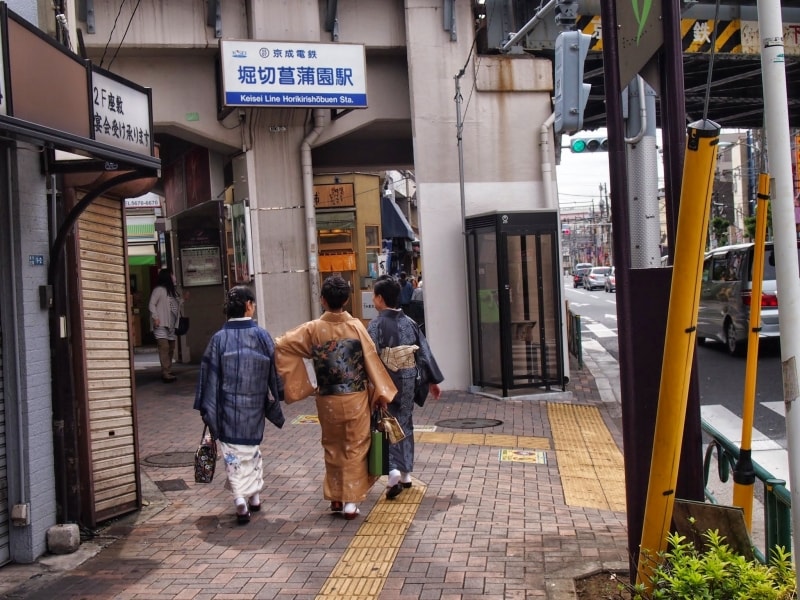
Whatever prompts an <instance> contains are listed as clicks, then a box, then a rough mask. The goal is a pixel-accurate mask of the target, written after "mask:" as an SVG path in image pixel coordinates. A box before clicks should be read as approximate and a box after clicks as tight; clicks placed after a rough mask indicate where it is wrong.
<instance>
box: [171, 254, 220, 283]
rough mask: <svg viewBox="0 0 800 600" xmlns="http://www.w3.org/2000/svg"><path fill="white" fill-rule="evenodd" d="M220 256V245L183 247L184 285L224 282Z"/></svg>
mask: <svg viewBox="0 0 800 600" xmlns="http://www.w3.org/2000/svg"><path fill="white" fill-rule="evenodd" d="M219 256H220V255H219V247H218V246H194V247H189V248H181V271H182V273H181V274H182V275H183V285H184V287H191V286H197V285H219V284H220V283H222V269H221V268H220V262H219Z"/></svg>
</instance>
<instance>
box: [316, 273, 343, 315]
mask: <svg viewBox="0 0 800 600" xmlns="http://www.w3.org/2000/svg"><path fill="white" fill-rule="evenodd" d="M322 297H323V298H325V302H327V303H328V308H330V309H332V310H339V309H340V308H342V307H343V306H344V305H345V303H346V302H347V301H348V300H349V299H350V284H349V283H347V281H345V280H344V278H343V277H341V276H339V275H331V276H330V277H328V278H327V279H326V280H325V281H324V282H323V283H322Z"/></svg>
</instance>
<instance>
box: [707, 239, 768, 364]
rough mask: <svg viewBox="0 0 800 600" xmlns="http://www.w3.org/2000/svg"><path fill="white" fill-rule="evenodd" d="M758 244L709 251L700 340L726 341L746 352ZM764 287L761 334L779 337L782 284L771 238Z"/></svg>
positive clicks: (736, 350) (732, 350)
mask: <svg viewBox="0 0 800 600" xmlns="http://www.w3.org/2000/svg"><path fill="white" fill-rule="evenodd" d="M753 249H754V244H752V243H749V244H737V245H735V246H723V247H720V248H714V249H713V250H711V251H710V252H708V253H706V256H705V260H704V262H703V277H702V281H701V287H700V307H699V310H698V316H697V342H698V343H699V344H703V343H705V341H706V340H707V339H709V340H717V341H719V342H723V343H724V344H725V346H726V348H727V350H728V352H729V353H730V354H741V353H743V351H744V349H745V347H746V345H747V337H748V332H749V329H750V324H749V319H750V303H751V301H752V298H751V290H752V288H753V277H752V273H753ZM763 281H764V283H763V288H762V290H761V331H760V332H759V335H760V336H761V337H778V336H779V335H780V330H779V328H778V288H777V285H776V282H775V254H774V249H773V245H772V242H767V244H766V247H765V255H764V280H763Z"/></svg>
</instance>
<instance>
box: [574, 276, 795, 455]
mask: <svg viewBox="0 0 800 600" xmlns="http://www.w3.org/2000/svg"><path fill="white" fill-rule="evenodd" d="M564 297H565V299H566V300H567V301H568V302H569V304H570V307H571V309H572V311H573V312H575V313H577V314H580V315H581V325H582V336H583V338H584V339H588V338H591V339H595V340H597V341H598V342H599V343H600V344H601V345H602V346H603V347H604V348H605V349H606V350H607V351H608V352H609V353H610V354H611V355H612V356H614V358H616V359H619V346H618V338H617V315H616V294H614V293H606V292H604V291H603V290H594V291H591V292H590V291H588V290H584V289H583V288H573V286H572V278H571V277H569V278H565V279H564ZM745 368H746V358H745V357H744V356H730V355H728V353H727V352H726V351H725V348H724V347H723V345H722V344H717V343H714V342H710V341H709V342H708V343H707V344H706V345H705V346H698V347H697V369H698V381H699V385H700V403H701V404H702V405H703V406H721V407H724V408H725V409H727V410H728V411H730V412H731V413H733V414H735V415H736V416H738V417H741V416H742V403H743V398H744V379H745ZM782 399H783V382H782V379H781V364H780V343H779V342H778V341H777V340H763V341H761V342H760V344H759V356H758V373H757V378H756V411H755V417H754V427H755V428H756V429H757V430H759V431H760V432H762V433H763V434H765V435H766V436H767V437H768V438H769V439H772V440H775V441H776V442H777V443H779V444H780V445H781V446H782V447H784V448H785V447H786V424H785V419H784V416H783V414H782V412H781V408H782V407H781V404H782Z"/></svg>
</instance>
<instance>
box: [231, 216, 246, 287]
mask: <svg viewBox="0 0 800 600" xmlns="http://www.w3.org/2000/svg"><path fill="white" fill-rule="evenodd" d="M231 206H232V209H231V217H232V222H231V227H232V230H233V264H234V271H235V273H234V278H235V279H236V283H249V282H250V261H249V260H248V258H247V220H246V218H245V216H246V215H245V212H246V211H245V205H244V203H243V202H238V203H235V204H233V205H231Z"/></svg>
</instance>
